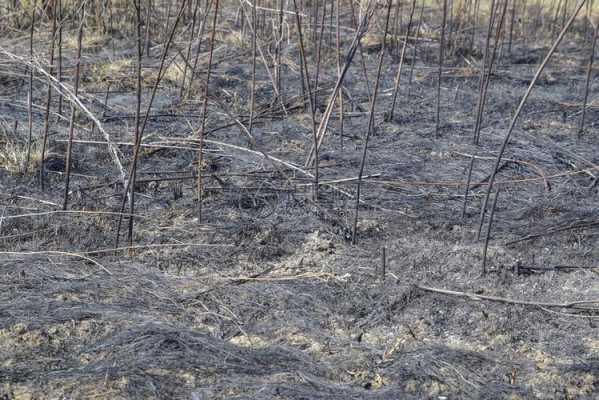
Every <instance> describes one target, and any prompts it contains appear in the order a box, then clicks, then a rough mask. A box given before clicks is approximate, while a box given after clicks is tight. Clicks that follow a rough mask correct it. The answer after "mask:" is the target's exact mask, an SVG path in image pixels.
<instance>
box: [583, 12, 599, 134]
mask: <svg viewBox="0 0 599 400" xmlns="http://www.w3.org/2000/svg"><path fill="white" fill-rule="evenodd" d="M598 31H599V21H597V22H596V24H595V29H594V32H593V40H592V42H591V43H592V44H591V54H590V55H589V65H588V67H587V78H586V83H585V85H584V100H583V101H582V115H581V116H580V129H579V133H581V134H582V133H584V123H585V118H586V112H587V101H588V100H589V89H590V88H591V78H592V76H593V62H594V60H595V48H596V46H597V32H598Z"/></svg>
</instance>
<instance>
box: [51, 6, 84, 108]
mask: <svg viewBox="0 0 599 400" xmlns="http://www.w3.org/2000/svg"><path fill="white" fill-rule="evenodd" d="M83 7H85V5H83ZM58 18H59V21H60V24H58V73H57V75H58V76H57V77H56V78H57V79H58V83H62V25H63V23H64V21H63V15H62V0H58ZM61 114H62V93H61V92H60V91H59V92H58V118H60V115H61Z"/></svg>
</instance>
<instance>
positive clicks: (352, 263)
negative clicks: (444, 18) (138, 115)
mask: <svg viewBox="0 0 599 400" xmlns="http://www.w3.org/2000/svg"><path fill="white" fill-rule="evenodd" d="M229 11H230V10H229ZM229 11H228V12H229ZM229 14H231V12H229ZM229 14H226V13H225V14H224V15H225V16H226V18H229V19H231V20H229V19H228V20H227V22H224V20H223V27H222V30H221V31H219V34H218V35H217V43H216V51H215V59H214V70H213V73H214V75H213V79H212V81H211V84H210V85H211V86H210V89H209V96H210V102H209V107H208V121H207V132H208V135H207V137H206V139H207V140H208V141H207V143H206V148H205V165H204V171H205V174H206V178H205V186H206V187H205V195H204V200H203V207H202V220H201V221H200V220H199V213H198V202H197V200H196V196H195V181H194V179H193V174H194V171H195V170H196V169H195V167H194V165H195V164H194V162H195V160H196V156H197V145H196V143H195V142H193V141H190V140H189V139H191V138H192V134H193V132H192V130H191V127H193V129H194V130H196V129H197V127H198V126H199V117H200V110H201V98H200V95H199V93H201V85H202V81H203V76H204V73H205V69H206V63H207V53H206V49H205V48H203V49H202V54H201V56H200V64H199V66H200V67H199V68H198V73H197V76H196V77H195V78H194V81H193V87H192V89H193V90H192V95H191V96H189V97H184V98H181V97H180V95H179V94H180V81H178V80H176V79H172V76H171V74H167V76H166V77H165V78H164V79H163V81H162V82H161V84H160V88H159V91H158V95H157V97H156V100H155V102H154V104H153V107H152V110H151V116H150V118H149V122H148V126H147V128H146V133H145V139H144V143H147V144H154V145H156V147H144V148H143V151H142V155H141V158H140V166H139V170H138V180H139V182H138V186H137V187H136V193H137V196H136V210H135V212H136V214H137V216H138V217H136V218H135V225H134V228H135V229H134V238H133V239H134V245H135V246H138V247H136V248H134V249H132V250H131V251H128V250H119V251H117V252H115V251H106V249H111V248H112V247H113V246H114V239H115V234H116V223H117V220H118V218H117V217H116V216H115V215H113V214H109V213H110V212H113V213H114V212H118V211H119V206H120V202H121V200H122V193H123V186H122V184H121V183H120V181H119V178H118V176H119V175H118V171H117V169H116V168H115V164H114V163H113V161H112V159H111V158H110V156H109V154H108V150H107V146H106V145H105V144H102V142H104V141H105V140H104V138H103V136H102V135H101V134H99V133H98V130H97V129H92V123H91V121H90V120H89V119H88V118H87V117H86V116H85V115H83V114H80V115H79V116H78V118H77V120H76V122H77V129H76V139H77V140H79V141H86V142H85V143H81V142H80V143H76V144H75V147H74V157H75V163H74V170H73V177H72V183H71V187H72V193H71V196H70V204H69V210H71V212H68V213H62V212H59V211H57V210H60V208H61V207H60V205H61V202H62V193H63V190H64V189H63V188H64V173H63V171H64V161H63V159H62V154H64V149H65V140H66V138H67V134H68V117H69V115H70V114H69V113H70V103H69V102H68V101H67V100H65V101H64V104H63V111H62V113H63V115H64V116H65V118H62V119H61V118H60V117H57V116H56V114H53V115H52V116H51V122H52V125H51V130H50V139H49V154H50V155H49V161H48V163H47V171H46V175H45V179H46V183H47V184H46V188H45V189H44V190H43V191H42V190H41V189H40V186H39V182H38V176H36V174H35V173H33V172H30V173H29V174H27V175H23V174H19V173H15V172H14V171H9V170H8V169H7V168H4V169H0V190H1V193H0V198H1V204H2V206H1V207H0V208H1V210H0V212H1V217H0V236H1V237H0V239H1V240H0V249H1V250H2V253H0V398H1V399H45V398H106V399H117V398H140V399H141V398H164V399H171V398H185V399H212V398H234V399H246V398H247V399H250V398H251V399H271V398H278V399H350V398H355V399H369V398H372V399H398V398H401V399H411V398H413V399H421V398H435V399H443V398H484V399H498V398H505V399H529V398H539V399H555V398H563V399H566V398H568V399H574V398H576V399H587V398H588V399H591V398H596V396H598V395H599V330H598V328H597V324H598V323H599V321H598V320H597V315H596V314H593V313H590V312H588V313H583V312H580V311H576V310H570V309H564V308H551V309H548V308H543V307H539V306H523V305H513V304H505V303H498V302H489V301H477V300H476V299H473V298H458V297H454V296H447V295H443V294H437V293H430V292H425V291H422V290H420V289H418V288H417V287H416V285H423V286H430V287H435V288H442V289H449V290H455V291H463V292H469V293H476V294H480V295H489V296H498V297H503V298H510V299H517V300H526V301H532V302H553V303H567V302H571V301H577V300H583V299H597V298H599V277H598V275H597V273H598V272H599V269H598V268H599V264H598V262H599V261H598V260H599V230H598V227H599V213H598V209H597V204H598V202H597V200H598V199H599V194H598V191H599V187H598V185H597V178H596V177H597V174H599V170H598V169H597V164H599V152H598V151H597V150H598V149H599V129H598V127H597V121H598V119H597V118H598V117H599V113H598V111H597V106H596V105H595V98H594V93H595V92H594V90H593V89H594V87H595V85H593V86H592V90H591V95H590V105H589V108H588V110H587V127H586V129H585V132H584V133H583V134H579V132H578V124H579V120H580V111H581V101H582V96H583V88H584V80H585V75H586V60H587V58H588V46H587V44H588V42H585V40H584V39H583V38H582V37H581V33H580V32H579V31H575V32H573V33H571V34H569V35H568V36H566V39H565V40H564V42H563V43H562V45H561V46H560V48H559V50H558V52H557V53H556V54H555V56H554V57H553V58H552V61H551V62H550V64H549V65H548V67H547V69H546V71H545V72H544V74H543V76H542V77H541V79H540V81H539V82H538V84H537V85H536V87H535V89H534V91H533V93H532V96H531V97H530V99H529V101H528V103H527V105H526V106H525V108H524V111H523V113H522V115H521V118H520V119H519V121H518V123H517V125H516V129H515V132H514V135H513V138H512V140H511V141H510V143H509V146H508V148H507V152H506V154H505V156H504V160H505V161H504V162H503V163H502V165H501V169H500V173H499V175H498V179H497V180H498V182H499V183H498V185H499V186H500V187H501V189H502V190H501V193H500V197H499V199H498V202H497V209H496V212H495V220H494V225H493V229H492V232H491V238H490V244H489V250H488V255H487V257H488V260H487V266H488V273H487V274H481V263H482V245H483V242H482V241H477V240H476V231H477V227H478V217H479V210H480V207H481V202H482V200H483V199H484V193H485V190H486V185H485V182H486V181H487V178H488V175H489V174H490V173H491V169H492V167H493V162H494V161H493V160H494V158H495V157H496V155H497V152H498V150H499V147H500V145H501V142H502V140H503V137H504V135H505V132H506V129H507V127H508V125H509V122H510V119H511V117H512V115H513V113H514V111H515V108H516V106H517V104H518V102H519V100H520V98H521V97H522V95H523V94H524V91H525V90H526V88H527V86H528V84H529V82H530V80H531V79H532V77H533V75H534V72H535V71H536V68H537V67H538V65H539V63H540V61H541V60H542V59H543V57H544V55H545V54H546V53H547V51H548V49H549V45H550V43H549V42H548V41H546V40H540V39H538V40H536V41H531V40H528V41H527V42H526V43H523V41H522V40H516V41H515V44H514V46H513V48H512V52H511V54H509V53H508V52H507V49H506V48H504V49H503V51H502V53H501V55H500V57H499V61H498V65H497V67H496V70H495V71H494V73H493V75H492V77H491V83H490V86H489V99H488V103H487V106H486V110H485V114H484V120H483V129H482V134H481V142H480V146H474V145H472V125H473V109H474V107H475V104H476V100H477V91H478V81H479V73H478V67H479V66H480V63H481V62H482V61H481V55H480V54H467V55H466V56H463V55H462V54H461V53H460V52H459V51H454V52H452V53H450V55H449V56H448V58H447V60H446V61H445V63H446V68H445V70H444V74H443V80H442V90H441V96H442V98H441V104H442V110H441V121H442V127H441V130H440V132H439V134H435V120H434V110H435V97H434V96H435V92H436V90H435V85H436V68H437V67H436V62H437V61H436V51H437V48H438V47H437V44H436V41H435V40H423V41H422V42H420V43H419V44H418V47H417V52H416V58H414V57H413V56H412V54H413V53H412V47H413V45H414V42H411V43H410V48H409V51H408V55H409V57H408V59H407V61H406V65H405V66H404V67H405V69H404V75H403V76H402V82H404V83H403V84H402V89H401V92H400V96H399V102H398V107H397V110H396V112H395V116H394V119H393V120H392V121H389V120H388V118H385V116H386V112H387V110H388V109H389V106H390V103H391V94H392V88H393V83H394V81H393V80H394V76H395V73H396V69H397V65H398V61H399V59H398V56H397V52H396V51H395V50H393V52H392V54H391V55H390V56H388V57H387V58H386V59H385V66H384V74H383V79H382V80H381V91H380V97H379V101H378V105H377V112H376V116H375V117H376V124H375V125H376V131H375V132H374V134H373V136H372V137H371V138H370V142H369V146H368V153H367V162H366V168H365V172H364V174H365V175H366V176H371V177H370V178H367V179H365V180H364V182H363V187H362V199H363V204H362V206H361V207H360V214H359V226H358V228H359V229H358V236H357V239H358V241H357V244H356V245H352V244H351V241H350V239H351V223H352V219H353V215H354V200H353V196H354V195H355V191H356V182H355V181H349V182H339V183H333V184H330V185H322V186H321V187H320V191H319V199H318V201H317V202H316V201H314V200H313V199H312V194H311V188H310V186H309V184H310V183H311V182H312V180H311V178H309V177H308V176H307V175H305V174H302V173H300V172H298V171H294V170H292V169H289V168H288V167H286V166H285V165H282V164H280V163H279V164H277V163H276V162H271V161H269V160H266V159H264V157H262V156H261V155H260V153H259V152H266V153H268V154H269V155H271V156H273V157H277V158H278V159H281V160H284V161H285V162H288V163H292V164H294V165H296V166H298V167H300V168H302V169H303V165H304V160H305V158H306V155H307V152H308V151H309V149H310V146H311V143H312V133H311V127H310V117H309V113H308V112H307V108H306V107H304V106H302V100H301V99H302V98H301V91H300V78H299V68H298V65H299V61H298V50H297V46H296V44H295V43H291V44H290V45H288V46H286V47H285V58H286V60H287V62H288V64H289V68H285V69H284V74H285V75H284V79H283V81H284V93H283V99H282V101H283V102H284V103H285V106H286V111H284V110H282V108H281V106H280V101H279V100H278V99H275V96H274V93H273V89H272V86H271V83H270V79H269V76H268V74H267V73H266V70H265V69H264V66H263V65H262V64H261V63H259V65H258V71H257V74H258V76H257V97H256V102H257V110H258V111H257V119H256V121H255V125H254V130H253V135H254V137H255V143H254V144H251V143H249V141H248V139H247V136H245V135H244V134H243V133H242V132H241V130H240V129H239V126H238V125H236V124H235V122H234V121H232V119H231V117H230V115H235V116H236V118H238V119H239V120H240V121H243V122H244V123H246V122H247V117H248V102H249V81H250V77H251V58H250V57H249V56H248V54H250V53H249V52H250V46H249V44H243V42H242V44H241V45H240V44H239V43H235V42H233V41H232V39H231V38H230V35H229V33H230V32H233V29H234V28H235V27H234V26H233V22H232V18H233V16H232V15H229ZM223 19H225V17H223ZM69 34H71V35H73V34H74V33H73V32H69ZM41 36H42V37H39V38H38V39H37V42H36V48H37V50H38V51H39V53H40V54H44V59H45V58H47V57H46V56H45V54H46V50H45V49H46V48H45V45H46V44H47V42H45V41H44V40H47V37H45V36H43V35H41ZM132 38H133V36H130V37H127V36H126V35H120V36H119V35H117V34H116V33H115V34H113V35H112V36H111V35H106V36H105V37H101V38H100V39H98V40H96V41H95V42H94V43H92V44H91V45H89V44H88V47H87V48H84V50H83V71H82V84H81V85H82V90H81V92H82V93H83V96H82V99H83V100H82V101H83V102H84V104H86V106H87V107H89V109H90V110H91V111H92V112H93V113H94V114H95V115H96V116H97V117H98V118H100V122H101V123H102V126H103V127H104V129H105V130H106V131H107V132H108V133H109V134H110V135H111V137H112V140H113V141H115V142H118V143H121V144H120V145H119V149H120V151H121V160H122V162H123V164H124V165H125V167H126V168H128V167H129V165H130V160H131V156H132V148H131V146H128V145H125V144H122V143H132V142H133V131H134V111H133V110H134V106H133V105H134V104H135V91H134V87H135V75H134V71H135V61H134V58H133V57H134V54H135V51H134V40H133V39H132ZM327 40H328V39H327ZM350 40H351V37H347V38H345V40H344V44H345V45H349V41H350ZM480 40H483V38H482V35H481V38H480ZM479 45H480V46H482V44H477V46H479ZM174 46H175V48H179V49H180V50H181V51H182V52H183V53H184V52H185V48H186V42H185V37H184V36H183V35H181V36H180V37H179V39H178V41H177V42H176V43H175V45H174ZM311 46H312V45H311V44H310V46H308V57H309V58H308V59H309V62H310V69H311V72H313V71H314V61H313V56H314V55H313V47H311ZM328 46H329V44H328V42H327V41H326V40H325V49H327V50H326V51H325V52H324V55H323V57H324V59H323V63H322V70H321V73H320V77H319V82H320V83H319V88H320V89H321V90H320V91H319V92H318V97H317V98H318V110H319V112H318V113H317V116H318V117H320V116H321V115H322V111H323V110H324V107H325V105H326V101H327V100H328V97H329V95H330V92H331V88H332V86H333V84H334V80H335V77H336V65H335V63H336V61H335V58H334V57H335V56H334V51H333V50H331V48H330V47H328ZM204 47H205V46H204ZM2 48H3V49H4V50H7V51H10V52H12V53H14V54H17V55H20V56H26V55H27V52H28V50H27V40H26V38H23V37H16V38H14V37H10V38H9V37H7V38H6V39H2ZM161 49H162V47H161V46H156V47H152V48H151V49H150V56H145V57H144V60H143V62H144V66H145V68H144V73H145V74H146V75H145V77H144V96H143V101H142V103H143V104H142V110H145V107H146V106H147V102H148V99H149V93H150V88H151V86H152V84H153V79H155V75H154V76H152V73H154V74H155V73H156V72H155V71H156V68H157V66H158V63H159V56H160V52H161ZM64 52H65V77H66V78H65V79H66V81H67V83H68V84H70V79H71V78H70V77H71V76H72V71H73V65H74V61H73V60H74V48H72V47H71V48H65V50H64ZM180 54H181V53H180ZM364 56H365V62H366V65H367V69H368V71H369V76H370V79H372V77H373V76H374V71H375V70H376V62H377V58H378V47H377V46H376V45H372V44H371V43H370V44H369V45H368V46H366V47H365V49H364ZM359 57H360V56H359V55H357V56H356V58H355V60H354V66H352V68H351V69H350V73H349V75H348V77H347V80H346V82H345V104H346V115H345V121H344V123H345V129H344V136H343V140H342V141H343V147H341V138H340V136H339V122H338V113H337V111H335V113H334V114H333V118H332V121H331V127H330V129H329V132H328V134H327V139H326V141H325V144H324V146H323V148H322V150H321V153H320V166H321V168H320V178H321V180H322V181H325V182H326V181H335V180H338V179H344V178H353V177H356V176H357V174H358V169H359V164H360V157H361V149H362V148H363V145H364V138H365V133H366V129H367V125H368V113H367V111H368V107H369V105H368V93H367V90H366V85H365V83H364V78H363V75H362V72H361V69H360V67H359V65H360V62H359V60H360V59H359ZM170 58H173V61H172V63H171V66H170V67H169V71H170V68H175V70H176V69H177V68H179V67H180V66H181V65H182V60H181V57H180V55H179V56H175V52H174V51H173V52H172V55H171V57H169V59H170ZM118 60H129V62H128V63H127V62H122V64H118V65H116V64H117V61H118ZM412 64H413V65H414V66H415V70H414V79H413V82H412V83H411V84H410V85H409V89H408V81H409V70H410V68H411V66H412ZM102 66H104V67H102ZM107 66H110V67H107ZM271 68H272V66H271ZM27 74H28V72H27V68H26V66H25V65H23V64H22V63H18V62H14V61H11V60H7V61H1V62H0V93H2V95H1V99H0V123H2V127H3V128H2V131H3V132H4V133H3V143H2V145H3V146H5V148H8V147H7V146H8V143H9V142H10V143H11V144H13V145H14V144H16V145H18V146H20V147H18V148H20V149H21V151H22V149H23V148H24V147H23V146H24V143H25V142H26V137H27V107H26V104H27V103H26V98H27V94H26V93H27ZM175 75H176V74H175ZM371 86H372V82H371ZM108 87H110V92H109V94H108V96H106V90H107V88H108ZM408 91H409V95H408ZM33 93H34V95H33V99H34V104H36V105H38V106H39V107H34V137H35V138H36V139H37V140H40V135H41V133H40V132H41V131H42V127H43V104H45V96H46V82H45V81H44V80H43V79H42V78H39V77H38V78H36V80H35V81H34V92H33ZM105 98H107V99H108V100H107V102H106V104H105V105H104V100H105ZM57 102H58V100H57V97H56V96H54V103H53V110H54V111H56V110H57V104H58V103H57ZM225 110H226V111H225ZM15 120H16V121H18V127H17V131H16V132H15V131H14V130H13V124H14V121H15ZM224 144H227V145H234V146H237V147H232V146H227V145H224ZM247 149H251V150H253V151H254V153H252V152H249V151H247ZM471 155H476V156H477V157H479V158H477V159H476V160H475V163H474V170H473V173H472V184H473V188H472V190H471V192H470V195H469V197H468V203H467V207H466V215H465V216H464V217H463V218H462V207H463V202H464V184H465V181H466V177H467V171H468V166H469V164H470V157H471ZM35 168H37V165H36V167H35ZM581 170H588V172H587V173H585V172H581ZM475 184H477V185H475ZM78 211H86V212H85V213H83V212H78ZM127 221H128V219H127V218H125V224H124V229H123V232H125V233H126V231H127V228H126V225H127ZM483 232H486V228H485V230H484V231H483ZM530 235H538V237H529V236H530ZM523 238H524V239H526V240H524V241H520V242H516V243H511V242H513V241H517V240H519V239H523ZM120 243H121V245H122V246H126V245H127V240H126V235H125V236H123V235H122V237H121V241H120ZM383 248H385V252H386V265H385V272H384V275H383V271H382V251H383ZM61 252H62V253H61ZM67 253H68V254H67ZM83 256H84V257H86V258H82V257H83Z"/></svg>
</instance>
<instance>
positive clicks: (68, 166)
mask: <svg viewBox="0 0 599 400" xmlns="http://www.w3.org/2000/svg"><path fill="white" fill-rule="evenodd" d="M84 22H85V2H83V4H82V6H81V22H80V23H79V32H78V33H77V61H76V64H75V85H74V86H75V88H74V89H75V90H74V93H75V96H77V95H78V94H79V76H80V71H81V43H82V41H83V25H84ZM76 114H77V109H76V108H75V103H71V119H70V121H69V142H68V144H67V154H66V157H65V158H66V160H65V186H64V197H63V202H62V209H63V210H66V209H67V206H68V202H69V184H70V181H71V164H72V161H71V154H72V152H73V138H74V133H75V115H76Z"/></svg>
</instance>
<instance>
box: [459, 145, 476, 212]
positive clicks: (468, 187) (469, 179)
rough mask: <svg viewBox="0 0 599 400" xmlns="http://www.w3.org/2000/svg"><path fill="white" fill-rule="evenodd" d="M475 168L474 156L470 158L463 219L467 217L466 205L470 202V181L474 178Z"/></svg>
mask: <svg viewBox="0 0 599 400" xmlns="http://www.w3.org/2000/svg"><path fill="white" fill-rule="evenodd" d="M473 168H474V156H472V157H471V158H470V166H469V167H468V179H467V180H466V189H465V190H464V205H463V207H462V219H464V218H466V206H467V204H468V192H469V191H470V181H471V180H472V169H473Z"/></svg>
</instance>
